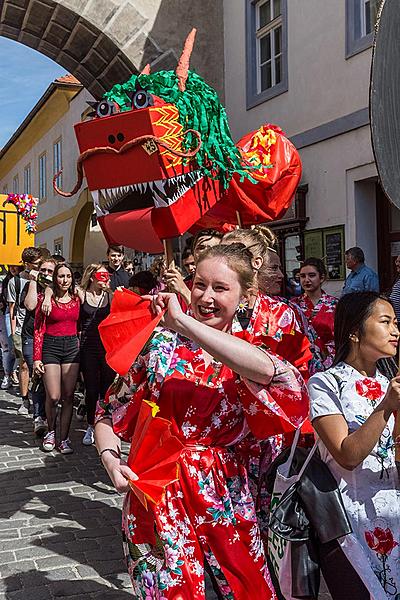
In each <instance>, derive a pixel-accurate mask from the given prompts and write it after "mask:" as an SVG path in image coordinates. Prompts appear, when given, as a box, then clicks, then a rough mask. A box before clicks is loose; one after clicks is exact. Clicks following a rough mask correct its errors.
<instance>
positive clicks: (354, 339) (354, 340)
mask: <svg viewBox="0 0 400 600" xmlns="http://www.w3.org/2000/svg"><path fill="white" fill-rule="evenodd" d="M349 340H351V341H352V342H354V343H358V342H359V339H358V337H357V336H356V335H350V336H349Z"/></svg>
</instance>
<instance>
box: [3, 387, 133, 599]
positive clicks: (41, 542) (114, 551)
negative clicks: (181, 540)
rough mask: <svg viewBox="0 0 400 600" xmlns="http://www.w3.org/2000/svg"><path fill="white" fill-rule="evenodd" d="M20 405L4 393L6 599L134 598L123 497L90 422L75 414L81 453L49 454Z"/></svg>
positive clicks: (74, 430)
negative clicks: (87, 432)
mask: <svg viewBox="0 0 400 600" xmlns="http://www.w3.org/2000/svg"><path fill="white" fill-rule="evenodd" d="M19 404H20V399H19V398H18V397H17V396H15V395H13V393H7V392H4V391H1V392H0V435H1V446H0V471H1V473H0V478H1V485H0V489H1V490H2V493H1V498H0V540H1V543H0V600H3V599H7V600H20V599H23V600H36V599H40V600H50V599H53V598H71V597H75V598H85V600H86V599H88V600H89V599H94V598H97V599H100V598H110V599H115V600H124V599H125V598H126V599H128V598H132V595H131V591H130V582H129V578H128V576H127V575H126V573H125V564H124V561H123V557H122V547H121V537H120V527H119V524H120V519H121V517H120V510H119V507H120V504H121V498H120V497H119V496H118V495H117V494H116V493H115V492H114V491H113V489H112V488H111V486H110V485H109V481H108V478H107V474H106V473H105V472H104V470H103V468H102V467H101V465H100V463H99V459H98V457H97V453H96V450H95V448H94V447H86V446H83V445H82V443H81V439H82V434H83V427H82V426H81V424H80V423H79V422H78V421H77V420H76V419H74V421H73V426H72V430H71V431H72V435H71V439H72V443H73V446H74V449H75V453H74V454H72V455H70V456H62V455H61V454H59V453H58V452H56V451H53V452H51V453H48V454H45V453H44V452H42V451H41V449H40V445H39V442H38V441H37V440H36V438H35V436H34V435H33V432H32V419H31V417H30V416H29V417H28V416H20V415H18V414H17V407H18V406H19Z"/></svg>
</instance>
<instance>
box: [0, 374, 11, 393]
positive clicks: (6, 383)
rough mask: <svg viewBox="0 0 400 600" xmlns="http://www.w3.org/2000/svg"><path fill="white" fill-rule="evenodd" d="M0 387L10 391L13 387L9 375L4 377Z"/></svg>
mask: <svg viewBox="0 0 400 600" xmlns="http://www.w3.org/2000/svg"><path fill="white" fill-rule="evenodd" d="M0 387H1V389H2V390H8V389H9V388H10V387H11V379H10V376H9V375H4V377H3V381H2V382H1V386H0Z"/></svg>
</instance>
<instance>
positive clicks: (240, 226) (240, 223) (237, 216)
mask: <svg viewBox="0 0 400 600" xmlns="http://www.w3.org/2000/svg"><path fill="white" fill-rule="evenodd" d="M236 220H237V224H238V225H239V229H242V219H241V218H240V213H239V211H238V210H237V211H236Z"/></svg>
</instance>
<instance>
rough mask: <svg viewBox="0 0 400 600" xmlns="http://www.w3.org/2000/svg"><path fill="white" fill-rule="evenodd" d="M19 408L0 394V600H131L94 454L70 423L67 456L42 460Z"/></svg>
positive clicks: (110, 503)
mask: <svg viewBox="0 0 400 600" xmlns="http://www.w3.org/2000/svg"><path fill="white" fill-rule="evenodd" d="M13 389H15V388H13ZM19 405H20V398H19V397H18V396H17V395H16V394H15V392H13V390H11V391H10V393H9V392H5V391H0V436H1V444H0V489H1V490H2V494H1V497H0V600H53V599H55V598H57V599H59V598H60V599H62V598H76V599H80V598H83V599H85V600H94V599H98V600H100V599H103V598H110V599H115V600H125V599H126V600H128V599H129V598H132V593H131V586H130V581H129V577H128V575H127V574H126V572H125V562H124V560H123V556H122V545H121V535H120V521H121V514H120V506H121V502H122V498H121V497H120V496H119V495H118V494H116V493H115V492H114V490H113V488H112V487H111V485H110V483H109V480H108V477H107V474H106V473H105V471H104V469H103V468H102V466H101V465H100V462H99V459H98V457H97V452H96V450H95V448H94V447H87V446H83V445H82V442H81V440H82V435H83V432H84V426H83V424H81V423H80V422H79V421H78V420H77V419H76V418H75V417H74V419H73V423H72V428H71V440H72V444H73V447H74V450H75V453H74V454H72V455H69V456H63V455H61V454H60V453H59V452H57V451H53V452H50V453H44V452H43V451H42V450H41V448H40V442H39V440H37V439H36V437H35V436H34V435H33V432H32V418H31V416H23V415H18V414H17V409H18V406H19ZM323 589H324V588H323ZM214 598H215V595H214V593H213V592H212V590H211V589H208V592H207V599H208V600H214ZM319 598H320V600H329V599H330V596H329V594H328V593H327V592H324V591H323V590H321V594H320V596H319Z"/></svg>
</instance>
